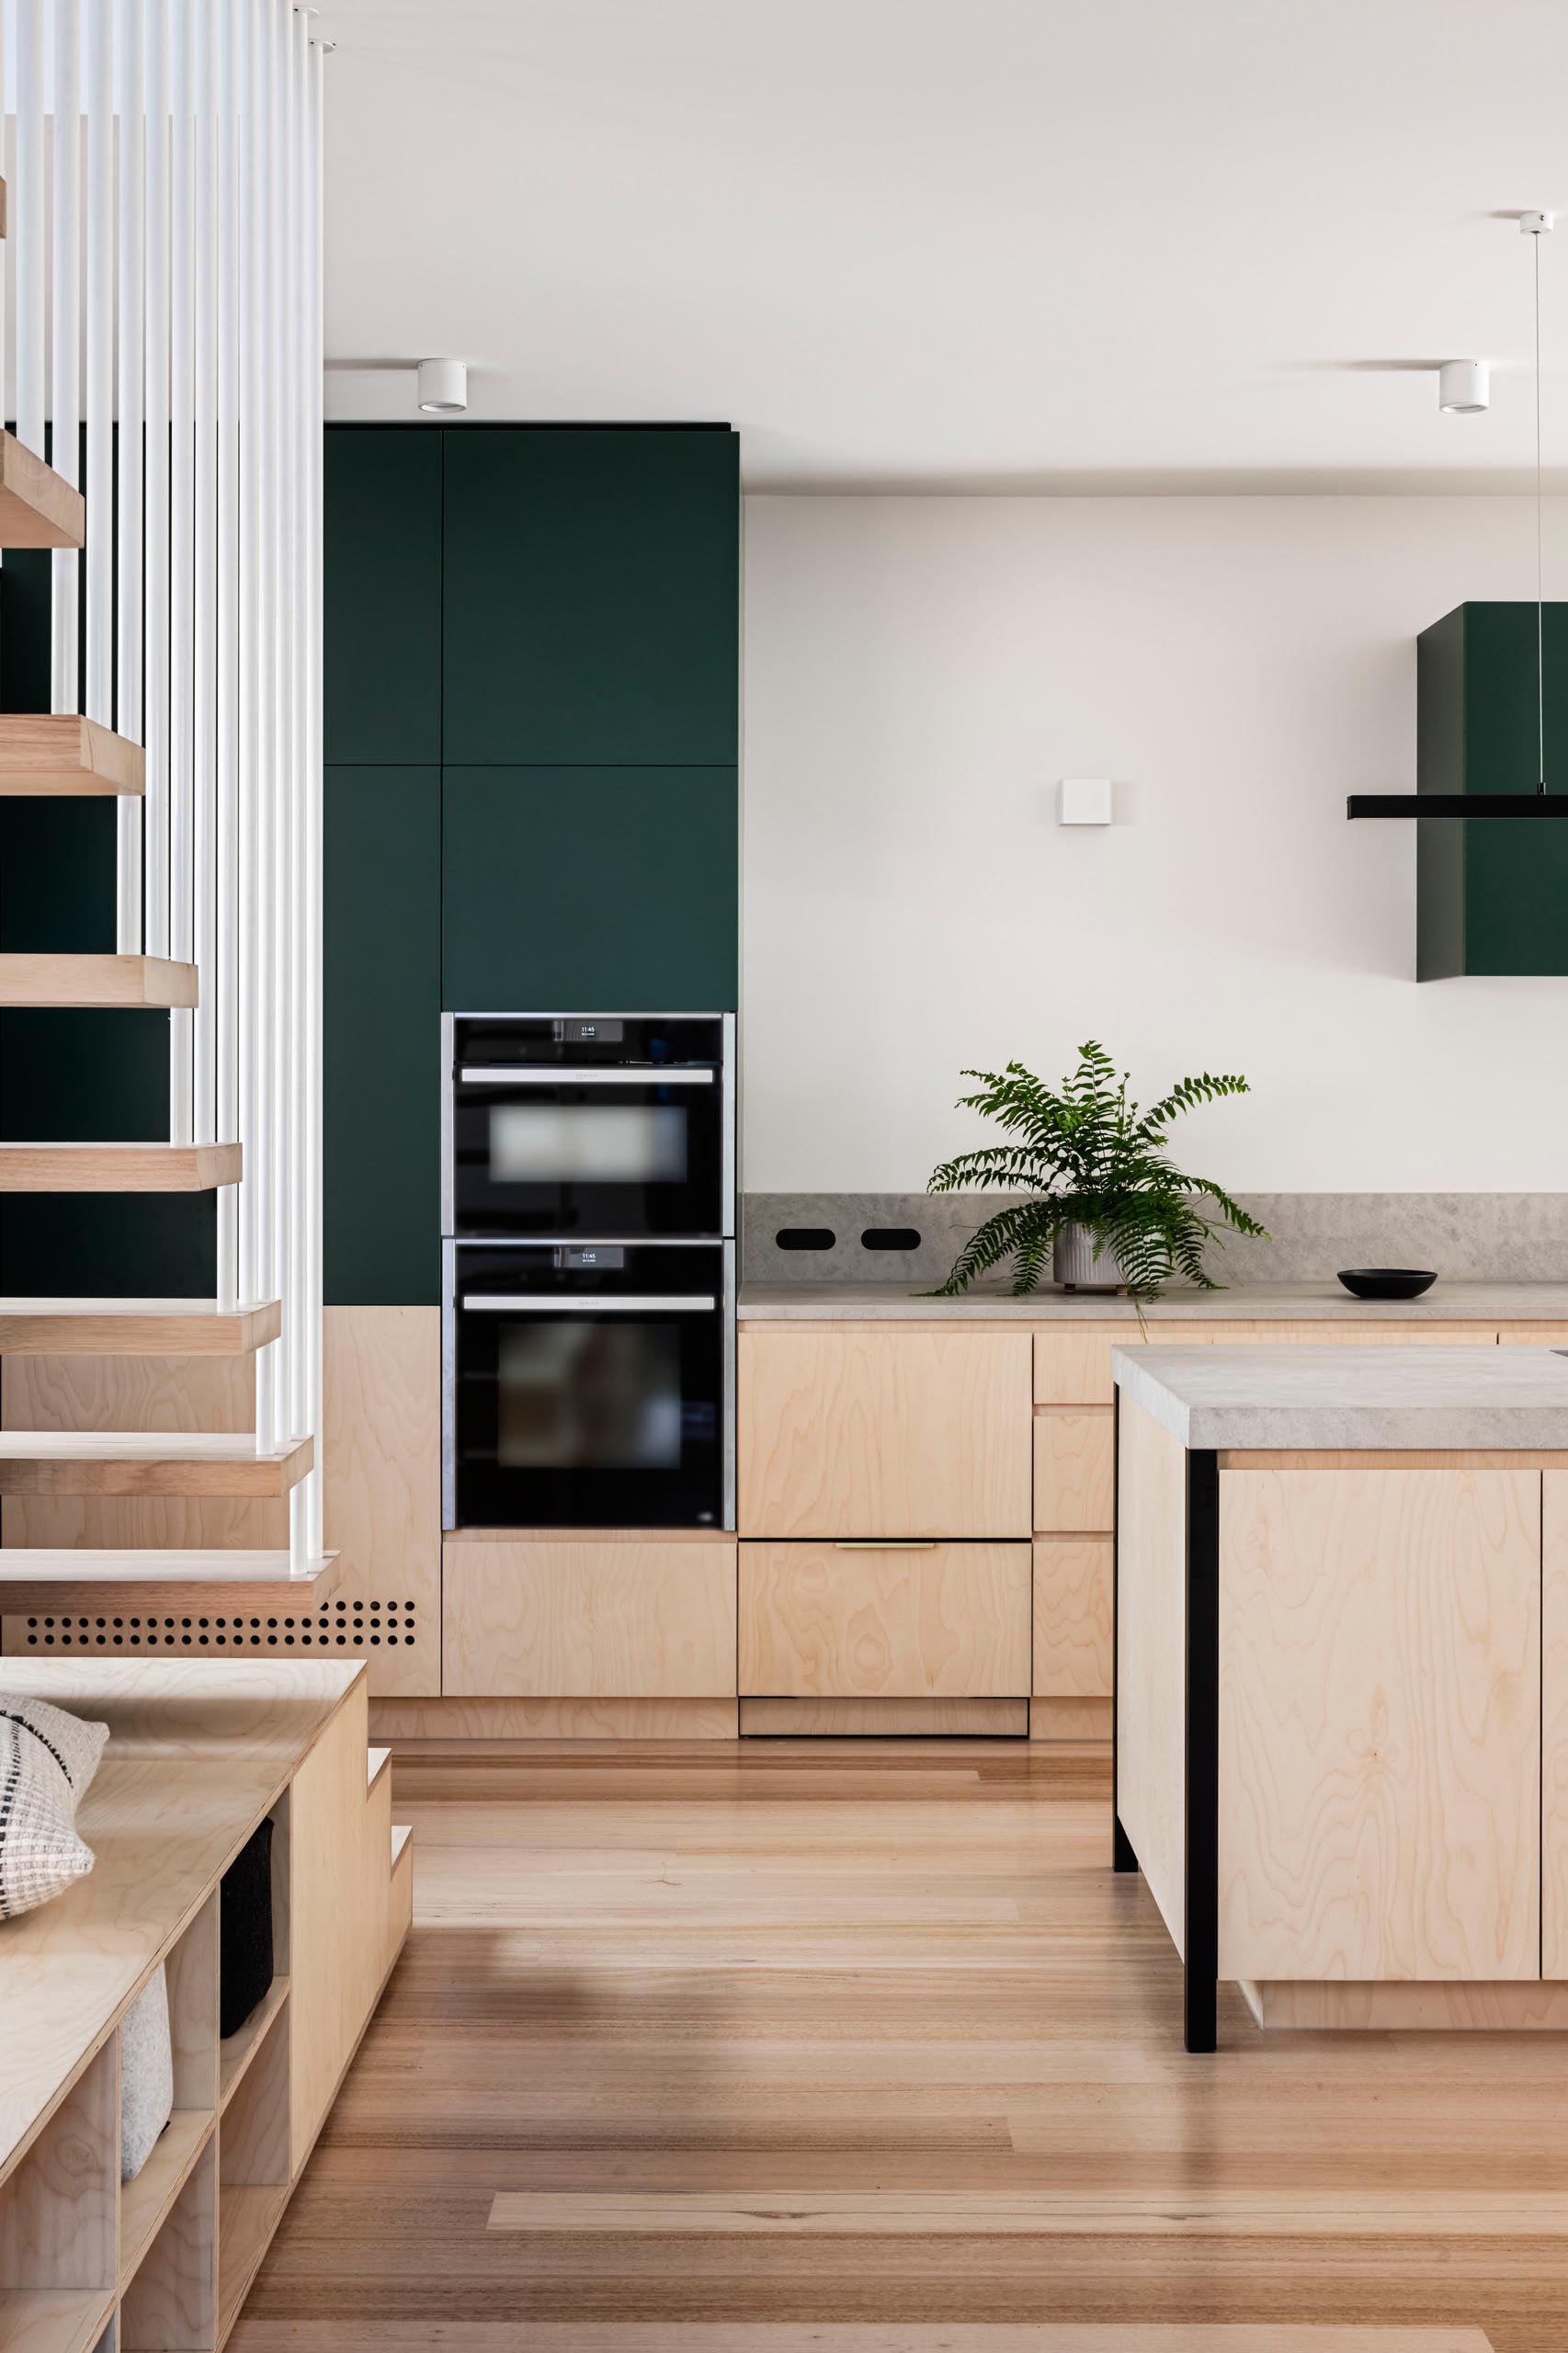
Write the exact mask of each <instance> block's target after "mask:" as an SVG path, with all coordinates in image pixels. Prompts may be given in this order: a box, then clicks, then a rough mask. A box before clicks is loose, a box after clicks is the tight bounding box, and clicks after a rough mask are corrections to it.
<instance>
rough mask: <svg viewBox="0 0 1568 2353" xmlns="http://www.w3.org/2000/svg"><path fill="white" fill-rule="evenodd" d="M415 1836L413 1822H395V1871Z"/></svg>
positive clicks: (393, 1840)
mask: <svg viewBox="0 0 1568 2353" xmlns="http://www.w3.org/2000/svg"><path fill="white" fill-rule="evenodd" d="M413 1836H414V1824H413V1823H412V1822H394V1823H393V1824H392V1869H393V1870H394V1871H395V1870H396V1869H397V1867H398V1864H399V1863H400V1862H401V1861H402V1859H403V1848H404V1847H406V1846H407V1844H408V1842H409V1840H410V1839H411V1838H412V1837H413Z"/></svg>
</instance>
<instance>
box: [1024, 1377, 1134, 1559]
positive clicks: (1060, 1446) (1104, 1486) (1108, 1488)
mask: <svg viewBox="0 0 1568 2353" xmlns="http://www.w3.org/2000/svg"><path fill="white" fill-rule="evenodd" d="M1034 1524H1035V1527H1036V1528H1037V1529H1040V1531H1041V1532H1042V1533H1046V1532H1049V1531H1053V1530H1054V1531H1060V1532H1061V1533H1062V1534H1063V1535H1076V1534H1082V1533H1085V1531H1098V1530H1104V1531H1106V1532H1107V1533H1108V1532H1109V1530H1110V1529H1112V1528H1113V1527H1114V1526H1115V1524H1116V1422H1115V1416H1114V1409H1113V1408H1112V1407H1111V1406H1109V1405H1084V1406H1059V1405H1042V1406H1040V1407H1038V1408H1037V1409H1036V1412H1035V1417H1034Z"/></svg>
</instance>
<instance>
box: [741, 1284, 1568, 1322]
mask: <svg viewBox="0 0 1568 2353" xmlns="http://www.w3.org/2000/svg"><path fill="white" fill-rule="evenodd" d="M1143 1313H1144V1314H1145V1316H1146V1317H1147V1319H1148V1321H1149V1322H1150V1323H1151V1324H1168V1323H1177V1324H1179V1323H1183V1322H1185V1323H1188V1324H1214V1323H1219V1322H1222V1321H1226V1320H1230V1319H1236V1320H1239V1321H1241V1322H1244V1323H1256V1324H1266V1323H1267V1324H1273V1323H1280V1324H1290V1323H1317V1322H1319V1321H1323V1322H1327V1321H1330V1320H1333V1321H1335V1322H1344V1323H1346V1324H1352V1323H1354V1324H1564V1325H1568V1283H1445V1282H1437V1283H1434V1284H1433V1286H1432V1288H1431V1290H1429V1291H1427V1292H1426V1294H1425V1295H1424V1296H1423V1297H1422V1298H1420V1299H1403V1300H1399V1299H1352V1298H1351V1296H1350V1293H1349V1292H1348V1291H1347V1290H1344V1289H1343V1288H1342V1286H1341V1285H1340V1284H1338V1283H1336V1282H1333V1281H1328V1282H1315V1283H1273V1284H1269V1285H1267V1286H1258V1287H1256V1288H1253V1289H1250V1290H1249V1289H1246V1288H1245V1287H1243V1286H1238V1287H1237V1288H1236V1289H1235V1290H1214V1291H1208V1290H1173V1291H1170V1292H1168V1293H1167V1294H1166V1296H1165V1298H1164V1299H1159V1300H1155V1301H1153V1302H1152V1303H1151V1304H1150V1305H1149V1306H1147V1307H1146V1308H1145V1309H1144V1311H1143ZM740 1314H741V1320H742V1321H743V1322H744V1323H763V1324H788V1323H812V1324H821V1323H839V1322H842V1323H846V1324H863V1323H883V1322H886V1323H901V1322H903V1323H917V1322H922V1321H929V1320H931V1319H933V1318H934V1319H936V1320H937V1321H945V1320H946V1319H947V1318H949V1317H951V1318H952V1319H953V1320H954V1321H955V1322H958V1323H964V1322H969V1323H996V1322H1002V1323H1017V1324H1059V1323H1060V1324H1073V1323H1080V1324H1104V1323H1112V1324H1131V1327H1132V1330H1133V1331H1134V1332H1136V1331H1137V1328H1138V1310H1137V1308H1136V1307H1135V1306H1134V1305H1133V1302H1131V1300H1130V1299H1119V1298H1112V1297H1108V1296H1107V1295H1106V1294H1105V1293H1104V1292H1094V1291H1074V1292H1071V1293H1069V1292H1066V1291H1059V1290H1040V1291H1036V1292H1034V1293H1033V1294H1032V1295H1031V1296H1030V1297H1029V1298H1027V1299H1015V1298H1014V1296H1013V1294H1012V1292H1011V1291H1009V1290H992V1289H988V1288H978V1289H976V1290H971V1291H966V1292H965V1293H964V1295H963V1296H962V1298H960V1299H927V1298H926V1297H924V1296H922V1295H921V1294H920V1293H919V1292H916V1291H911V1290H906V1289H905V1288H903V1286H902V1285H900V1284H897V1283H824V1284H821V1285H813V1284H811V1283H746V1284H744V1285H743V1286H742V1290H741V1296H740Z"/></svg>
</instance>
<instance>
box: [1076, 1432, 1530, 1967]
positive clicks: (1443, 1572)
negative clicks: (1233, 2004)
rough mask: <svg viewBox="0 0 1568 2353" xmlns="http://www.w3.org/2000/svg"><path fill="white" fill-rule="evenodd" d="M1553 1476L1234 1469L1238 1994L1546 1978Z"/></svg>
mask: <svg viewBox="0 0 1568 2353" xmlns="http://www.w3.org/2000/svg"><path fill="white" fill-rule="evenodd" d="M1131 1410H1133V1411H1136V1409H1135V1408H1134V1409H1131ZM1162 1435H1163V1434H1162ZM1541 1476H1542V1474H1541V1472H1540V1471H1539V1470H1536V1469H1533V1468H1531V1469H1523V1470H1517V1471H1513V1470H1454V1471H1449V1470H1370V1471H1359V1470H1340V1469H1329V1470H1305V1469H1303V1470H1299V1471H1297V1470H1291V1471H1273V1470H1257V1471H1254V1470H1225V1471H1222V1472H1221V1478H1220V1557H1219V1576H1220V1595H1221V1608H1220V1637H1219V1640H1220V1738H1219V1756H1220V1770H1219V1854H1220V1868H1219V1882H1220V1902H1219V1964H1220V1974H1221V1977H1224V1978H1243V1979H1257V1980H1274V1979H1283V1980H1296V1979H1334V1980H1339V1979H1346V1980H1349V1981H1352V1982H1361V1981H1370V1980H1378V1979H1397V1980H1403V1981H1408V1980H1419V1979H1427V1978H1448V1979H1453V1980H1457V1981H1461V1982H1468V1981H1473V1982H1477V1983H1483V1984H1486V1983H1492V1982H1494V1981H1501V1980H1505V1979H1509V1978H1538V1977H1539V1976H1540V1973H1541V1965H1542V1963H1541V1935H1540V1930H1541V1921H1540V1851H1541V1849H1540V1789H1541V1776H1540V1763H1541V1755H1540V1706H1541V1691H1542V1687H1541V1651H1540V1631H1541V1502H1542V1495H1541ZM1128 1557H1129V1559H1130V1560H1133V1561H1134V1562H1135V1563H1136V1565H1137V1570H1138V1573H1139V1574H1140V1575H1142V1576H1144V1577H1145V1578H1146V1575H1147V1564H1146V1562H1145V1560H1144V1556H1143V1554H1142V1552H1138V1553H1134V1552H1132V1551H1131V1549H1130V1551H1129V1554H1128ZM1127 1590H1128V1586H1127V1584H1125V1583H1124V1587H1123V1591H1124V1594H1125V1593H1126V1591H1127Z"/></svg>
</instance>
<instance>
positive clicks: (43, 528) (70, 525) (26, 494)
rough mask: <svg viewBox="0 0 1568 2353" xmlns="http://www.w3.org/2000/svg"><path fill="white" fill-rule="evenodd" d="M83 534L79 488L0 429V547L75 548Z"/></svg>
mask: <svg viewBox="0 0 1568 2353" xmlns="http://www.w3.org/2000/svg"><path fill="white" fill-rule="evenodd" d="M86 536H87V508H86V502H85V500H84V498H83V496H82V494H81V492H80V491H79V490H73V489H72V487H71V484H70V483H68V482H67V481H65V479H64V477H63V476H62V475H61V474H57V473H56V472H55V471H54V468H53V467H52V466H46V465H45V464H44V461H43V460H42V459H41V458H39V457H35V456H34V454H33V452H32V451H31V450H30V449H26V448H24V446H23V444H22V443H21V442H20V441H18V440H17V437H16V435H15V434H14V433H0V548H79V547H81V546H83V545H84V544H85V540H86Z"/></svg>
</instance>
